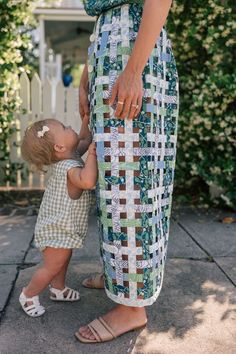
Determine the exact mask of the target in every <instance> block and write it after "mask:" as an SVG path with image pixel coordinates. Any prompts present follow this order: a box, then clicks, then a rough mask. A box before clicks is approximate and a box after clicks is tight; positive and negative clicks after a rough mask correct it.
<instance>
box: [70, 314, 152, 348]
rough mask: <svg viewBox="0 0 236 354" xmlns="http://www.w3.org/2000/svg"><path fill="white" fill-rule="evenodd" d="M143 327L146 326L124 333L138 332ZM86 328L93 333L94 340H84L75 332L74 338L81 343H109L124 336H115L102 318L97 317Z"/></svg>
mask: <svg viewBox="0 0 236 354" xmlns="http://www.w3.org/2000/svg"><path fill="white" fill-rule="evenodd" d="M144 327H146V324H145V325H143V326H139V327H136V328H132V329H131V330H129V331H127V332H125V333H128V332H131V331H134V330H138V329H142V328H144ZM88 328H89V329H90V331H91V332H92V333H93V335H94V337H95V338H96V339H88V338H84V337H83V336H82V335H81V334H80V333H79V332H76V333H75V337H76V338H77V339H78V340H79V341H80V342H82V343H103V342H108V341H111V340H113V339H115V338H117V337H119V336H121V335H122V334H125V333H121V334H119V335H116V334H115V333H114V331H113V330H112V328H111V327H110V326H109V325H108V324H107V323H106V322H105V321H104V319H103V318H102V317H99V318H97V319H96V320H94V321H92V322H90V323H89V324H88Z"/></svg>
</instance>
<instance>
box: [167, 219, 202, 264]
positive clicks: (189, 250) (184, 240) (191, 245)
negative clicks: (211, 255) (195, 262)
mask: <svg viewBox="0 0 236 354" xmlns="http://www.w3.org/2000/svg"><path fill="white" fill-rule="evenodd" d="M167 257H168V258H175V257H178V258H196V259H201V258H207V255H206V253H205V252H204V251H203V250H201V248H200V247H198V246H197V245H196V243H195V242H194V241H193V240H192V239H191V238H190V237H189V235H188V234H187V233H186V232H185V231H184V230H183V229H182V228H181V227H180V226H179V225H178V223H177V222H176V221H175V220H173V219H171V223H170V236H169V243H168V252H167Z"/></svg>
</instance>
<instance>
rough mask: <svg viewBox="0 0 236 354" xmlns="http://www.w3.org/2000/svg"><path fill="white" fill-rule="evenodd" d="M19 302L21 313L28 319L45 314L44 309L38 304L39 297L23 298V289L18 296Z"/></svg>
mask: <svg viewBox="0 0 236 354" xmlns="http://www.w3.org/2000/svg"><path fill="white" fill-rule="evenodd" d="M19 302H20V304H21V307H22V309H23V311H24V312H25V313H26V314H27V315H28V316H30V317H39V316H42V315H43V314H44V312H45V308H44V307H43V306H41V305H40V303H39V297H38V296H33V297H27V296H25V294H24V289H23V290H22V292H21V294H20V297H19Z"/></svg>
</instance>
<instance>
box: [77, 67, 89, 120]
mask: <svg viewBox="0 0 236 354" xmlns="http://www.w3.org/2000/svg"><path fill="white" fill-rule="evenodd" d="M88 89H89V84H88V66H87V65H85V66H84V70H83V74H82V76H81V80H80V85H79V113H80V117H81V119H82V120H83V119H84V117H85V116H86V117H87V118H89V113H90V111H89V101H88Z"/></svg>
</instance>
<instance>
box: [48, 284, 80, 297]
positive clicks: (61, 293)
mask: <svg viewBox="0 0 236 354" xmlns="http://www.w3.org/2000/svg"><path fill="white" fill-rule="evenodd" d="M50 291H51V292H52V293H53V294H54V295H55V299H59V300H63V299H65V300H67V299H71V300H75V299H78V298H79V292H78V291H77V290H74V289H71V288H68V287H67V286H65V288H64V289H62V290H60V289H56V288H53V287H52V286H50ZM65 292H68V293H67V295H66V297H65V296H64V294H65Z"/></svg>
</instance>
